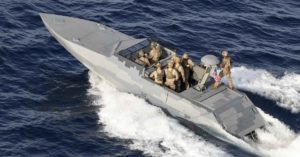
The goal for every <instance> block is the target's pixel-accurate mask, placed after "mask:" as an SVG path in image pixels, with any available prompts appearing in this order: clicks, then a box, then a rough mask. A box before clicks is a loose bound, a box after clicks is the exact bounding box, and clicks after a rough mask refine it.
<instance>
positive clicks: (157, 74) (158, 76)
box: [150, 63, 165, 85]
mask: <svg viewBox="0 0 300 157" xmlns="http://www.w3.org/2000/svg"><path fill="white" fill-rule="evenodd" d="M164 75H165V74H164V71H163V70H162V69H161V64H160V63H157V64H156V70H155V71H153V72H152V73H151V74H150V77H151V78H152V79H154V82H155V83H157V84H159V85H163V81H164V80H163V79H164Z"/></svg>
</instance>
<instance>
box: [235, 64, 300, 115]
mask: <svg viewBox="0 0 300 157" xmlns="http://www.w3.org/2000/svg"><path fill="white" fill-rule="evenodd" d="M232 78H233V83H234V86H235V87H236V88H239V89H243V90H247V91H250V92H253V93H257V94H259V95H261V96H264V97H266V98H269V99H272V100H275V101H276V102H277V104H278V105H279V106H281V107H283V108H286V109H288V110H291V111H292V112H293V113H299V112H300V75H299V74H295V73H286V74H285V75H284V76H282V77H280V78H277V77H275V76H273V75H272V74H271V73H270V72H268V71H266V70H262V69H249V68H246V67H244V66H242V67H234V68H233V69H232Z"/></svg>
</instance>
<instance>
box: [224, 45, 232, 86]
mask: <svg viewBox="0 0 300 157" xmlns="http://www.w3.org/2000/svg"><path fill="white" fill-rule="evenodd" d="M222 56H223V60H222V63H221V68H222V74H223V75H221V77H223V76H226V79H227V82H228V87H229V88H230V89H232V88H233V85H232V79H231V71H230V69H231V64H232V61H231V58H230V57H229V55H228V51H226V50H224V51H222Z"/></svg>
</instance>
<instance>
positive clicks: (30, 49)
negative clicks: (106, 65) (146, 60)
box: [0, 0, 300, 157]
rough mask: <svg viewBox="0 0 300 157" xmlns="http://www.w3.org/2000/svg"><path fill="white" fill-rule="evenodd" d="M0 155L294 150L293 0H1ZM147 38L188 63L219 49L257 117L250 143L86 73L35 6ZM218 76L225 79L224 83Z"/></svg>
mask: <svg viewBox="0 0 300 157" xmlns="http://www.w3.org/2000/svg"><path fill="white" fill-rule="evenodd" d="M0 11H1V12H0V156H3V157H6V156H13V157H19V156H72V157H73V156H97V157H98V156H158V157H160V156H180V157H181V156H184V157H189V156H197V157H198V156H203V157H206V156H211V157H220V156H226V157H229V156H241V157H245V156H270V157H277V156H278V157H281V156H288V157H298V156H299V154H300V149H299V148H300V16H299V15H300V1H298V0H285V1H280V0H269V1H265V0H252V1H249V0H242V1H226V0H214V1H212V0H201V1H200V0H199V1H198V0H173V1H172V0H171V1H160V0H147V1H142V0H104V1H100V0H99V1H98V0H84V1H79V0H73V1H71V0H69V1H63V0H56V1H54V0H44V1H38V0H26V1H21V0H1V1H0ZM40 12H44V13H54V14H59V15H66V16H72V17H78V18H83V19H87V20H92V21H97V22H100V23H103V24H105V25H107V26H110V27H112V28H114V29H117V30H119V31H121V32H123V33H126V34H128V35H131V36H134V37H136V38H140V37H152V38H155V39H156V40H158V41H161V42H162V43H164V44H165V45H168V46H169V47H171V48H176V49H177V52H178V53H179V54H182V53H183V52H184V51H188V52H190V55H191V57H192V58H193V60H194V61H195V62H199V59H200V58H201V56H203V55H205V54H214V55H218V56H219V55H220V51H221V50H223V49H227V50H228V51H229V53H230V55H231V56H232V58H233V61H234V67H233V69H232V73H233V82H234V86H235V87H236V88H238V89H240V90H242V91H245V92H246V93H247V95H248V96H249V97H250V99H251V100H252V101H253V102H254V103H255V105H256V106H257V107H258V108H259V109H260V112H261V114H262V115H263V117H264V118H265V119H266V121H267V122H268V123H267V126H266V129H264V130H259V131H258V138H259V140H260V142H259V143H251V142H246V141H243V140H240V139H237V138H235V137H233V136H231V135H230V134H228V133H226V132H225V131H224V130H223V129H222V128H221V127H220V126H212V127H213V128H214V129H215V130H216V131H217V132H219V133H220V134H222V135H223V136H224V137H226V138H227V139H228V140H229V141H230V142H220V141H218V140H216V139H215V138H213V137H212V136H209V135H207V133H203V134H201V135H199V134H195V133H194V132H193V130H190V129H188V128H186V127H184V126H182V125H181V124H180V123H178V121H177V120H176V119H172V118H171V117H168V116H167V115H166V114H165V113H164V112H163V111H162V110H161V109H159V108H157V107H154V106H152V105H151V104H149V103H147V102H146V101H145V100H143V99H141V98H138V97H135V96H133V95H131V94H128V93H122V92H119V91H118V90H116V88H115V87H113V86H111V85H109V84H108V83H106V82H105V80H101V79H99V78H98V77H96V76H95V74H93V73H91V72H89V71H88V70H87V69H86V68H85V67H84V66H83V65H81V64H80V63H79V62H78V61H77V60H76V59H75V58H73V57H72V56H71V55H70V54H69V53H68V52H67V51H66V50H65V49H64V48H63V47H62V46H60V45H59V44H58V43H57V41H56V40H55V39H54V38H53V37H51V35H50V33H49V32H48V31H47V30H46V28H45V26H44V25H43V23H42V21H41V19H40V17H39V15H38V13H40ZM225 83H226V81H225Z"/></svg>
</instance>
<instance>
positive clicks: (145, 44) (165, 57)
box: [119, 39, 218, 93]
mask: <svg viewBox="0 0 300 157" xmlns="http://www.w3.org/2000/svg"><path fill="white" fill-rule="evenodd" d="M153 42H155V43H158V42H156V41H154V40H151V39H145V40H143V41H142V42H140V43H138V44H136V45H134V46H131V47H129V48H127V49H125V50H122V51H120V52H119V55H120V56H122V57H124V58H126V59H127V60H129V61H131V62H133V63H135V64H136V65H137V66H142V67H143V73H142V75H143V77H144V78H145V79H147V80H149V81H152V82H153V83H155V82H154V80H153V79H151V78H150V74H151V73H152V72H153V71H155V70H156V64H157V63H160V64H161V66H162V69H165V68H166V67H167V64H168V62H170V60H171V58H172V56H174V55H177V56H178V57H181V56H180V55H178V54H176V52H175V51H174V50H171V49H169V48H167V47H165V46H163V45H160V46H161V50H160V51H161V52H160V53H161V56H160V58H159V61H158V62H156V63H151V64H150V66H143V65H141V64H139V63H137V62H136V59H137V58H138V55H139V52H140V51H141V50H143V52H145V53H149V52H150V51H151V43H153ZM208 56H212V55H208ZM204 57H205V56H204ZM204 57H203V58H204ZM213 57H215V56H213ZM214 59H215V60H218V59H217V58H216V57H215V58H214ZM217 64H218V62H217V61H216V63H215V64H207V61H206V60H202V59H201V63H200V64H195V66H194V67H193V68H192V70H191V74H190V76H191V77H190V78H191V79H190V80H189V84H190V88H194V89H196V90H197V91H200V92H202V91H204V90H205V89H206V88H208V87H209V86H211V85H212V84H213V83H214V81H213V78H212V77H211V73H212V71H213V70H214V69H215V68H216V65H217ZM164 80H165V78H164ZM163 86H164V85H163ZM170 90H172V89H170ZM185 90H186V89H185V88H182V89H180V90H175V91H176V92H177V93H181V92H183V91H185Z"/></svg>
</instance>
